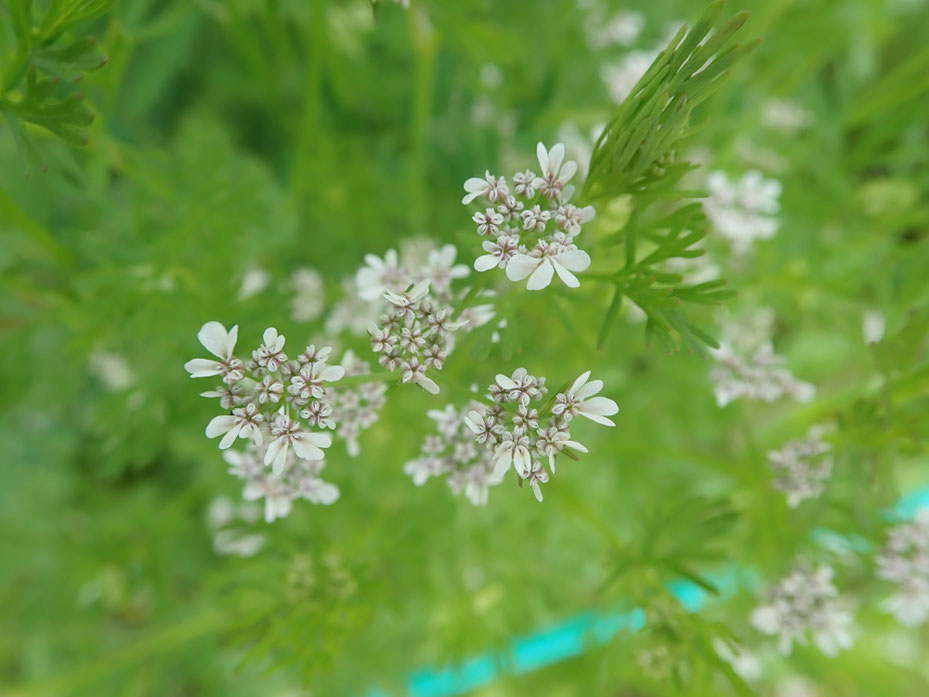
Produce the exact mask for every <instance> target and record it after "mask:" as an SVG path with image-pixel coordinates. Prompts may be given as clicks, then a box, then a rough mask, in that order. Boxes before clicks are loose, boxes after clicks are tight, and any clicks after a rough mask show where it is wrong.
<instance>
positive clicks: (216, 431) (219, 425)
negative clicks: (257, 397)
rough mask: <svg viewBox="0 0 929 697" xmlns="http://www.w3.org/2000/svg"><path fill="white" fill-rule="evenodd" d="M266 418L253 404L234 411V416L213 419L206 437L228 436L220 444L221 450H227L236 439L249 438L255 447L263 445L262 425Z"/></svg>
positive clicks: (208, 426) (221, 416)
mask: <svg viewBox="0 0 929 697" xmlns="http://www.w3.org/2000/svg"><path fill="white" fill-rule="evenodd" d="M263 421H264V416H262V414H261V413H260V412H259V411H258V407H257V406H256V404H255V403H254V402H251V403H249V404H247V405H245V406H244V407H238V408H237V409H233V410H232V415H231V416H230V415H227V414H223V415H220V416H215V417H213V420H212V421H210V423H209V424H207V427H206V437H207V438H216V436H219V435H222V434H224V433H225V434H226V435H225V436H223V439H222V440H221V441H220V442H219V447H220V449H221V450H225V449H226V448H228V447H229V446H230V445H232V444H233V442H235V439H236V438H249V439H251V441H252V442H253V443H254V444H255V445H261V440H262V438H261V423H262V422H263Z"/></svg>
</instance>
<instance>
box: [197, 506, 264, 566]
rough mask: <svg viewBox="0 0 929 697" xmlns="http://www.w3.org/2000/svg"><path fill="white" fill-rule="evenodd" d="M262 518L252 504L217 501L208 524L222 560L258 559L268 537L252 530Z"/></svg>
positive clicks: (208, 518) (215, 548) (214, 546)
mask: <svg viewBox="0 0 929 697" xmlns="http://www.w3.org/2000/svg"><path fill="white" fill-rule="evenodd" d="M260 517H261V509H260V508H259V507H258V506H257V505H256V504H255V503H252V502H251V501H246V502H244V503H238V504H236V503H233V502H232V501H230V500H229V499H227V498H226V497H224V496H220V497H218V498H215V499H213V500H212V501H211V502H210V508H209V511H208V512H207V521H208V522H209V524H210V528H211V529H212V531H213V551H215V552H216V553H217V554H219V555H222V556H228V555H233V556H236V557H254V556H255V555H256V554H258V552H260V551H261V548H262V547H264V544H265V539H266V538H265V536H264V535H263V534H262V533H260V532H252V530H251V529H250V526H251V525H252V524H253V523H255V521H257V520H258V519H259V518H260Z"/></svg>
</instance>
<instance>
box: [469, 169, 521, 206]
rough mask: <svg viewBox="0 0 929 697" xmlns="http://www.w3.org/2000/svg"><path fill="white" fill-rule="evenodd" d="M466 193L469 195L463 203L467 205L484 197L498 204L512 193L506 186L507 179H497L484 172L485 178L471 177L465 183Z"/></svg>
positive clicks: (488, 172)
mask: <svg viewBox="0 0 929 697" xmlns="http://www.w3.org/2000/svg"><path fill="white" fill-rule="evenodd" d="M464 188H465V191H467V192H468V193H467V194H466V195H465V197H464V198H463V199H461V202H462V203H463V204H465V205H468V204H469V203H471V201H473V200H474V199H476V198H477V197H478V196H483V197H484V198H486V199H487V200H488V201H490V202H491V203H496V202H497V201H501V200H503V198H504V197H505V196H506V195H507V194H509V193H510V190H509V188H508V187H507V185H506V179H505V178H504V177H496V176H494V175H493V174H491V173H490V171H489V170H488V171H486V172H484V178H483V179H481V178H480V177H471V178H470V179H468V181H466V182H465V183H464Z"/></svg>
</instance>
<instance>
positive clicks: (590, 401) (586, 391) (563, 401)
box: [552, 370, 619, 426]
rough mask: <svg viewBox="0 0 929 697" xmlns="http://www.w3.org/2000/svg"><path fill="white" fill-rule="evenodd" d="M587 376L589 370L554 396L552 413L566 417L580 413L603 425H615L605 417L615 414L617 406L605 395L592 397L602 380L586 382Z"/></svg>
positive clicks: (601, 384)
mask: <svg viewBox="0 0 929 697" xmlns="http://www.w3.org/2000/svg"><path fill="white" fill-rule="evenodd" d="M589 377H590V371H589V370H588V371H587V372H586V373H582V374H581V376H580V377H578V379H577V380H575V381H574V384H573V385H571V388H570V389H569V390H568V391H567V392H562V393H560V394H558V395H557V396H556V397H555V405H554V406H553V407H552V413H553V414H559V415H564V417H565V418H566V419H571V418H573V417H574V416H577V415H580V416H584V417H586V418H588V419H590V420H591V421H595V422H597V423H598V424H603V425H604V426H615V425H616V424H615V423H613V422H612V421H611V420H610V419H608V418H606V417H608V416H612V415H613V414H616V413H617V412H618V411H619V406H617V404H616V402H614V401H613V400H612V399H609V398H607V397H594V395H595V394H597V393H598V392H600V390H602V389H603V380H591V381H590V382H588V381H587V379H588V378H589Z"/></svg>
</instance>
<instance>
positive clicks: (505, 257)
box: [474, 235, 519, 271]
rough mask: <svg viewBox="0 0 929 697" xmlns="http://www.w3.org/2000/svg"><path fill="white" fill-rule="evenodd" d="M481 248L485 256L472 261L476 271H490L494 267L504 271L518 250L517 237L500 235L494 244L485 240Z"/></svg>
mask: <svg viewBox="0 0 929 697" xmlns="http://www.w3.org/2000/svg"><path fill="white" fill-rule="evenodd" d="M481 246H482V247H483V248H484V251H485V252H487V254H484V255H482V256H479V257H478V258H477V259H475V260H474V268H475V270H476V271H490V270H491V269H492V268H494V267H499V268H501V269H505V268H506V265H507V263H509V261H510V259H512V258H513V257H514V256H515V255H516V252H517V250H518V249H519V236H518V235H501V236H500V237H498V238H497V239H496V241H495V242H491V241H490V240H485V241H484V242H483V243H482V244H481Z"/></svg>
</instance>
